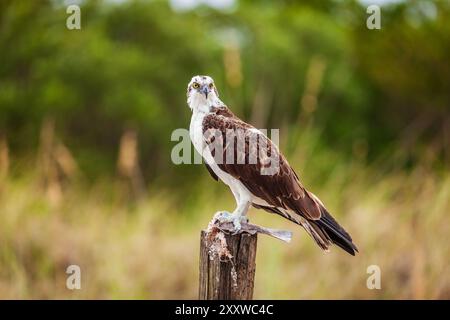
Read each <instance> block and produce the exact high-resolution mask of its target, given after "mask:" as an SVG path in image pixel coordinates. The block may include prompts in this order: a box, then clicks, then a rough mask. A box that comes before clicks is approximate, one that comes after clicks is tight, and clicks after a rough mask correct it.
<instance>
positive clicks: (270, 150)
mask: <svg viewBox="0 0 450 320" xmlns="http://www.w3.org/2000/svg"><path fill="white" fill-rule="evenodd" d="M203 133H204V137H205V141H206V143H207V144H208V147H209V148H210V151H211V153H212V156H213V157H214V158H215V160H216V163H217V164H218V166H219V168H220V169H221V170H223V171H225V172H226V173H228V174H230V175H231V176H233V177H234V178H236V179H238V180H239V181H240V182H241V183H242V184H243V185H244V186H245V187H246V188H247V189H248V190H249V191H250V192H251V193H252V194H253V195H254V196H257V197H259V198H261V199H263V200H264V201H266V202H267V204H268V205H269V206H258V205H255V204H254V206H255V207H259V208H263V209H265V210H267V211H269V212H273V213H277V214H280V215H281V216H283V217H285V218H287V219H289V220H291V221H293V222H295V223H297V224H300V225H302V226H303V227H304V228H305V230H306V231H307V232H308V233H309V234H310V235H311V236H312V237H313V238H314V240H315V241H316V243H317V244H318V245H319V246H320V247H321V248H322V249H324V250H327V249H328V247H329V246H330V245H331V244H332V243H335V244H337V245H338V246H339V247H341V248H342V249H344V250H345V251H347V252H348V253H350V254H352V255H354V254H355V251H357V248H356V246H355V245H354V244H353V242H352V238H351V237H350V235H349V234H348V233H347V232H346V231H345V230H344V229H343V228H342V227H341V226H340V225H339V224H338V223H337V222H336V220H334V219H333V217H332V216H331V215H330V214H329V213H328V211H327V210H326V208H325V207H324V206H323V204H322V203H321V201H320V200H319V199H318V198H317V197H316V196H315V195H314V194H312V193H310V192H308V191H307V190H306V189H305V188H304V187H303V186H302V184H301V183H300V181H299V178H298V176H297V174H296V173H295V172H294V170H293V169H292V168H291V166H290V165H289V163H288V162H287V160H286V158H285V157H284V156H283V155H282V154H281V153H280V152H279V150H278V147H277V146H276V145H275V144H274V143H272V141H271V140H270V139H268V138H267V137H266V136H265V135H264V134H262V133H261V132H260V131H258V130H256V129H255V128H254V127H253V126H251V125H249V124H247V123H245V122H243V121H242V120H240V119H239V118H237V117H236V116H235V115H234V114H233V113H232V112H231V111H230V110H229V109H228V108H227V107H218V108H214V109H213V113H211V114H209V115H207V116H206V117H205V119H204V120H203ZM230 154H231V157H230ZM230 159H231V160H232V161H230ZM269 168H275V170H268V169H269ZM268 172H270V173H268ZM292 214H294V215H292ZM295 214H297V215H299V216H300V217H302V218H303V219H299V217H295Z"/></svg>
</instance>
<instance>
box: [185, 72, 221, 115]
mask: <svg viewBox="0 0 450 320" xmlns="http://www.w3.org/2000/svg"><path fill="white" fill-rule="evenodd" d="M187 103H188V105H189V108H191V109H192V111H194V112H209V110H210V108H211V107H212V106H216V105H218V104H222V102H221V101H220V100H219V93H218V92H217V89H216V86H215V85H214V80H213V79H212V78H211V77H208V76H195V77H192V79H191V82H189V84H188V87H187Z"/></svg>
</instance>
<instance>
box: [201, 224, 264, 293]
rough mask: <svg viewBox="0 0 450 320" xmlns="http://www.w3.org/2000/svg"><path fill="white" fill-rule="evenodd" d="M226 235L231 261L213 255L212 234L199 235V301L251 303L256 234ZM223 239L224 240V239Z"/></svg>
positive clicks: (224, 234) (202, 233)
mask: <svg viewBox="0 0 450 320" xmlns="http://www.w3.org/2000/svg"><path fill="white" fill-rule="evenodd" d="M220 233H222V234H223V236H224V239H225V240H226V249H227V250H228V251H227V253H229V254H228V258H224V257H222V258H221V257H220V255H218V254H212V252H211V235H210V234H208V233H207V232H206V231H202V232H201V235H200V286H199V299H200V300H251V299H252V297H253V284H254V280H255V268H256V263H255V259H256V244H257V234H256V233H255V234H249V233H245V232H243V233H239V234H236V235H231V234H229V233H224V232H222V231H220ZM222 239H223V237H222Z"/></svg>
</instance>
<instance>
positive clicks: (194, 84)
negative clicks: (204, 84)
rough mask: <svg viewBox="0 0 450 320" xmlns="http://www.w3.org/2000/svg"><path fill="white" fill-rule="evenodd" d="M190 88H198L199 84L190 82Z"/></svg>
mask: <svg viewBox="0 0 450 320" xmlns="http://www.w3.org/2000/svg"><path fill="white" fill-rule="evenodd" d="M192 88H194V89H198V88H200V85H199V84H198V83H197V82H194V83H193V84H192Z"/></svg>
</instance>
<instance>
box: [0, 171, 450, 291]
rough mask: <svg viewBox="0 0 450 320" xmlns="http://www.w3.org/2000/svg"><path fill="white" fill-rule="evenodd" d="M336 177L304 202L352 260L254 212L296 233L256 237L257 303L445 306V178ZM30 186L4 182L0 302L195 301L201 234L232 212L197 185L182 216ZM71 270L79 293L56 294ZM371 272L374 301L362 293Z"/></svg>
mask: <svg viewBox="0 0 450 320" xmlns="http://www.w3.org/2000/svg"><path fill="white" fill-rule="evenodd" d="M199 170H201V169H200V168H199ZM341 171H342V170H340V169H336V170H335V171H334V172H333V173H332V174H331V175H330V176H329V177H328V179H327V180H326V181H325V183H323V184H322V186H320V187H318V188H315V189H314V188H312V191H313V192H315V193H317V194H319V195H320V196H321V198H322V199H323V200H324V201H325V203H326V204H327V206H328V207H329V208H330V209H331V211H332V212H335V213H336V214H335V215H336V216H337V218H338V220H339V221H340V222H341V223H342V224H343V225H344V226H345V227H346V229H348V230H349V232H350V233H351V234H352V236H353V238H354V240H355V242H356V243H357V245H358V247H359V249H360V254H358V255H357V256H356V257H351V256H349V255H347V254H345V253H344V252H342V251H341V250H338V249H337V248H334V250H332V251H331V252H330V253H328V254H325V253H322V252H321V251H320V250H319V249H318V248H317V247H316V246H315V245H314V244H313V242H312V241H311V240H310V239H309V238H308V237H307V235H306V233H305V232H303V231H302V230H300V228H298V227H296V226H294V225H292V224H290V223H289V222H286V221H284V220H282V219H281V218H279V217H277V216H274V215H270V214H268V213H265V212H263V211H257V210H254V209H253V210H252V211H251V213H250V218H251V219H252V221H253V222H256V223H259V224H261V225H265V226H271V227H278V228H285V229H290V230H293V231H295V232H294V238H293V242H292V243H291V244H284V243H282V242H279V241H276V240H274V239H272V238H267V237H264V236H260V241H259V244H258V248H259V250H258V256H257V280H256V288H255V297H256V298H260V299H270V298H274V299H283V298H287V299H291V298H292V299H316V298H344V299H349V298H360V299H368V298H377V299H387V298H394V299H397V298H408V299H409V298H427V299H428V298H437V299H449V298H450V272H449V261H450V241H449V238H448V236H449V225H450V217H449V214H448V213H449V211H450V201H449V199H450V174H449V173H448V172H447V173H446V174H440V175H438V174H435V173H431V172H428V171H426V170H425V169H423V168H417V169H415V170H413V171H412V172H411V173H410V174H406V173H404V172H398V173H396V174H390V175H386V176H384V177H377V176H376V175H375V174H373V173H371V170H370V169H367V168H364V169H363V168H359V169H357V168H353V169H351V170H347V171H346V172H341ZM37 181H38V179H37V178H36V177H35V176H33V175H25V176H22V177H21V178H17V177H16V178H7V179H6V180H3V182H1V184H2V185H1V188H0V190H1V191H0V192H1V194H0V207H1V208H2V210H1V214H0V298H27V299H29V298H49V299H53V298H64V299H65V298H68V299H77V298H88V299H89V298H108V299H110V298H111V299H115V298H125V299H127V298H140V299H164V298H183V299H185V298H186V299H187V298H196V295H197V278H198V275H197V268H198V246H199V230H200V228H202V227H204V226H206V224H207V223H208V221H209V219H210V217H211V216H212V214H213V213H214V212H215V211H217V210H219V209H232V206H233V200H232V198H231V196H230V195H229V194H228V193H229V192H228V190H226V188H225V187H224V186H222V185H220V184H214V185H212V182H211V181H210V180H204V179H201V181H200V182H199V184H200V185H199V189H201V190H208V191H207V192H205V191H203V194H202V196H201V197H199V199H198V200H197V201H195V203H194V204H191V205H189V206H188V205H185V204H183V203H179V201H176V200H175V199H174V198H173V196H172V195H171V194H170V193H169V192H164V191H149V195H148V196H147V197H146V198H145V200H143V201H140V202H138V203H137V204H133V205H129V204H124V203H120V202H118V201H116V200H114V196H113V195H111V193H110V192H109V191H110V189H111V188H110V186H109V184H108V183H107V182H98V183H97V184H96V185H95V186H94V187H92V188H88V189H87V190H85V189H82V188H81V187H78V186H76V185H75V186H71V187H69V188H67V189H66V191H65V193H64V199H63V201H62V202H61V204H59V205H57V206H55V205H53V204H52V203H51V201H50V200H49V199H48V197H47V196H46V194H45V192H44V191H43V190H42V186H40V185H39V183H38V182H37ZM108 190H109V191H108ZM180 208H184V209H180ZM337 213H342V214H337ZM70 264H77V265H79V266H80V267H81V271H82V289H81V290H74V291H71V290H68V289H67V288H66V286H65V283H66V276H67V275H66V274H65V270H66V267H67V266H68V265H70ZM372 264H376V265H378V266H380V268H381V271H382V283H381V285H382V289H381V290H369V289H367V287H366V279H367V277H368V275H367V273H366V269H367V267H368V266H369V265H372Z"/></svg>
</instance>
